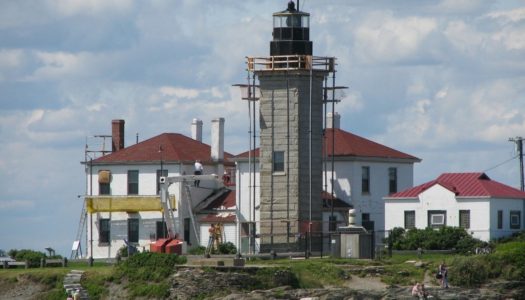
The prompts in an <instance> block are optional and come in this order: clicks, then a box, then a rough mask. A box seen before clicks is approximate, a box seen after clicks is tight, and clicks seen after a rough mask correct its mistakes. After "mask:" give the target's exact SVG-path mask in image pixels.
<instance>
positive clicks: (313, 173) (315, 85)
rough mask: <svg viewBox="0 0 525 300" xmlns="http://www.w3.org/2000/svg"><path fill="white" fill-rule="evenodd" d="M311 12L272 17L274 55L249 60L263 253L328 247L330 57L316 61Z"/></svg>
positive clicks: (294, 10)
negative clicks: (325, 182) (325, 159)
mask: <svg viewBox="0 0 525 300" xmlns="http://www.w3.org/2000/svg"><path fill="white" fill-rule="evenodd" d="M309 26H310V14H309V13H306V12H302V11H299V10H298V9H297V8H296V6H295V3H294V2H293V1H290V2H289V3H288V7H287V9H286V10H284V11H281V12H277V13H274V14H273V40H272V41H271V42H270V56H269V57H248V58H247V60H248V61H247V64H248V71H249V72H250V73H252V74H254V77H257V79H258V81H259V88H260V99H259V107H260V122H259V123H260V153H259V163H260V165H259V167H260V228H259V237H260V251H261V252H263V253H264V252H270V251H277V252H281V251H294V250H298V248H297V245H298V244H301V245H303V246H302V247H301V248H302V249H304V245H306V247H307V250H310V251H317V250H319V249H320V247H321V245H322V240H321V237H320V232H321V228H322V226H321V221H322V216H321V208H322V199H321V192H322V144H323V136H322V134H323V89H324V86H323V82H324V80H325V78H326V77H327V76H329V74H330V73H331V72H334V65H335V63H334V61H335V59H334V58H332V57H315V56H312V48H313V46H312V42H311V41H310V28H309Z"/></svg>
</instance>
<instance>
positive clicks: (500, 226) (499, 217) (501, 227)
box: [498, 210, 503, 229]
mask: <svg viewBox="0 0 525 300" xmlns="http://www.w3.org/2000/svg"><path fill="white" fill-rule="evenodd" d="M498 229H503V211H502V210H498Z"/></svg>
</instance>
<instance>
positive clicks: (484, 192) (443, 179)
mask: <svg viewBox="0 0 525 300" xmlns="http://www.w3.org/2000/svg"><path fill="white" fill-rule="evenodd" d="M436 184H439V185H441V186H443V187H444V188H446V189H448V190H449V191H451V192H453V193H455V194H456V196H457V197H493V198H515V199H525V192H522V191H520V190H518V189H516V188H513V187H511V186H508V185H505V184H503V183H500V182H497V181H494V180H492V179H490V178H489V177H488V176H487V175H486V174H485V173H444V174H441V175H440V176H439V177H438V178H437V179H434V180H432V181H429V182H426V183H423V184H421V185H418V186H416V187H413V188H410V189H407V190H404V191H401V192H398V193H395V194H392V195H390V196H388V198H401V199H402V198H417V197H418V196H419V194H421V193H422V192H424V191H425V190H427V189H429V188H430V187H432V186H434V185H436Z"/></svg>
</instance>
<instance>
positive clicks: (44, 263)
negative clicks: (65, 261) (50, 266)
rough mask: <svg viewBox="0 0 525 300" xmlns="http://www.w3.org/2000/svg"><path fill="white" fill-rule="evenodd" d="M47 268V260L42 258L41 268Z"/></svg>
mask: <svg viewBox="0 0 525 300" xmlns="http://www.w3.org/2000/svg"><path fill="white" fill-rule="evenodd" d="M45 266H46V259H45V258H41V259H40V268H43V267H45Z"/></svg>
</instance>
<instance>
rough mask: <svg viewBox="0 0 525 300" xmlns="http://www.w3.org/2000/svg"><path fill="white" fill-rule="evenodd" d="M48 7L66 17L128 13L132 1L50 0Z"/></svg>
mask: <svg viewBox="0 0 525 300" xmlns="http://www.w3.org/2000/svg"><path fill="white" fill-rule="evenodd" d="M48 5H49V6H50V7H51V8H54V9H56V10H57V11H58V12H60V13H61V14H63V15H65V16H73V15H78V14H98V13H101V12H104V13H105V12H108V11H113V12H114V11H117V12H118V11H127V10H129V9H130V8H131V7H132V6H133V1H132V0H48Z"/></svg>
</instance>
